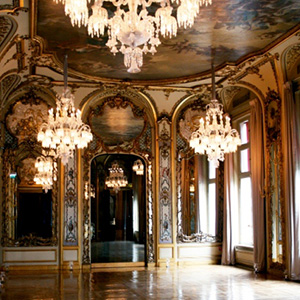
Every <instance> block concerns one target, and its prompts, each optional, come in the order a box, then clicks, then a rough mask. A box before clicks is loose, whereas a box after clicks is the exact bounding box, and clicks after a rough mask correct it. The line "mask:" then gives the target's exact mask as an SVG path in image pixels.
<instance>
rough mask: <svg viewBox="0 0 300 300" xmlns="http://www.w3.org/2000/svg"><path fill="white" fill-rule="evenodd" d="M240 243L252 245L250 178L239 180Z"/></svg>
mask: <svg viewBox="0 0 300 300" xmlns="http://www.w3.org/2000/svg"><path fill="white" fill-rule="evenodd" d="M240 243H241V244H245V245H253V216H252V192H251V178H250V177H247V178H242V179H241V180H240Z"/></svg>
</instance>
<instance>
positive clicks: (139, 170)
mask: <svg viewBox="0 0 300 300" xmlns="http://www.w3.org/2000/svg"><path fill="white" fill-rule="evenodd" d="M132 170H133V171H134V172H135V173H136V175H144V165H143V163H142V161H141V160H140V159H138V160H136V161H135V162H134V163H133V166H132Z"/></svg>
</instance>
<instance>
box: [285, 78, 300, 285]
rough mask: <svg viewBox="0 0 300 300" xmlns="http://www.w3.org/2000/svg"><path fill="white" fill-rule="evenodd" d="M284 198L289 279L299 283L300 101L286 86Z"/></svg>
mask: <svg viewBox="0 0 300 300" xmlns="http://www.w3.org/2000/svg"><path fill="white" fill-rule="evenodd" d="M282 117H283V143H282V144H283V149H282V150H283V155H284V162H285V164H284V180H285V184H286V188H285V198H286V203H287V224H288V236H287V238H288V243H287V245H288V249H287V254H288V256H287V257H288V259H289V260H288V276H289V278H290V279H293V280H300V224H299V222H300V187H299V186H300V121H299V117H300V97H299V95H298V97H297V96H296V97H295V101H294V99H293V93H292V87H291V83H289V82H287V83H285V85H284V99H283V105H282Z"/></svg>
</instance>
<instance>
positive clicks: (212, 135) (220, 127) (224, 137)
mask: <svg viewBox="0 0 300 300" xmlns="http://www.w3.org/2000/svg"><path fill="white" fill-rule="evenodd" d="M224 117H225V122H224ZM199 123H200V124H199V128H198V129H197V130H196V131H194V132H193V133H192V135H191V138H190V146H191V148H193V149H194V150H195V153H199V154H205V153H206V155H207V156H208V158H207V159H208V161H211V162H213V164H214V166H215V167H216V168H217V167H218V166H219V161H224V159H225V156H224V155H225V154H226V153H231V152H235V151H236V150H237V147H238V146H240V145H241V139H240V136H239V133H238V132H237V131H236V130H235V129H232V128H231V126H230V118H229V116H224V115H223V105H222V104H220V103H219V102H218V100H216V97H215V74H214V67H213V66H212V100H211V103H209V104H208V105H207V106H206V118H205V121H204V120H203V118H201V119H200V121H199Z"/></svg>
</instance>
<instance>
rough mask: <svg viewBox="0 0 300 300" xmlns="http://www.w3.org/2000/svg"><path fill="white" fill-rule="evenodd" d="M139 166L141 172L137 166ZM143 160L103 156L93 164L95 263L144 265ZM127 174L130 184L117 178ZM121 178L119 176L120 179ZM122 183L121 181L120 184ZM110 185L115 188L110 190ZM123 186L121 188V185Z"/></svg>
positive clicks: (144, 201) (92, 199)
mask: <svg viewBox="0 0 300 300" xmlns="http://www.w3.org/2000/svg"><path fill="white" fill-rule="evenodd" d="M136 162H139V166H140V169H139V172H136V171H134V170H133V166H134V165H137V163H136ZM144 165H145V164H144V162H143V161H142V159H141V158H140V157H138V156H136V155H131V154H103V155H99V156H97V157H95V158H94V159H93V161H92V164H91V184H92V186H93V190H94V193H93V197H92V198H91V227H92V232H93V234H92V241H91V244H92V246H91V259H92V263H105V262H144V261H145V249H146V176H145V171H144V170H145V166H144ZM117 168H118V170H119V171H120V172H123V176H125V177H126V180H127V182H123V183H121V180H120V178H119V177H118V178H117V176H116V173H117V172H118V170H117ZM119 175H120V174H118V176H119ZM118 180H119V181H118ZM108 184H111V185H114V184H115V186H110V185H108ZM118 184H120V185H121V186H120V187H118V186H117V185H118Z"/></svg>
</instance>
